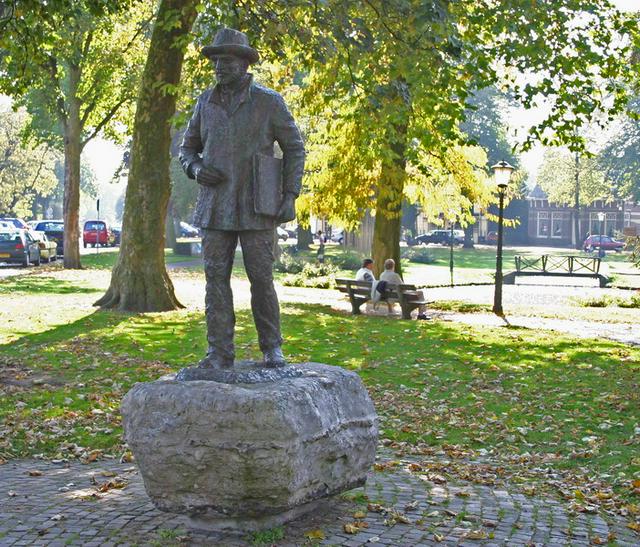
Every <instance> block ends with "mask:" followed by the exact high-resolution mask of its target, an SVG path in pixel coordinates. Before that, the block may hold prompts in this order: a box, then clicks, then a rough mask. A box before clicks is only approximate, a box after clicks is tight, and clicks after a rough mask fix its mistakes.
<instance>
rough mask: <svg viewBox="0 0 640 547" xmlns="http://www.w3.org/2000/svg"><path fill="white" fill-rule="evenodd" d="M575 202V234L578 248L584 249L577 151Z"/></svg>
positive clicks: (578, 155) (577, 155) (578, 156)
mask: <svg viewBox="0 0 640 547" xmlns="http://www.w3.org/2000/svg"><path fill="white" fill-rule="evenodd" d="M575 198H576V199H575V202H574V204H573V208H574V213H573V216H574V225H573V226H574V228H573V229H574V235H575V238H576V241H575V245H576V249H578V250H579V249H582V241H581V238H580V154H578V152H576V187H575Z"/></svg>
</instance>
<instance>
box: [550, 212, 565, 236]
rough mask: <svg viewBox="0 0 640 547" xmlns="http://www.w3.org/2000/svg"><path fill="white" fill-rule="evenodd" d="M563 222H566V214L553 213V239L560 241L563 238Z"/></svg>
mask: <svg viewBox="0 0 640 547" xmlns="http://www.w3.org/2000/svg"><path fill="white" fill-rule="evenodd" d="M563 222H564V213H551V237H553V238H556V239H558V238H561V237H562V236H563V233H562V223H563Z"/></svg>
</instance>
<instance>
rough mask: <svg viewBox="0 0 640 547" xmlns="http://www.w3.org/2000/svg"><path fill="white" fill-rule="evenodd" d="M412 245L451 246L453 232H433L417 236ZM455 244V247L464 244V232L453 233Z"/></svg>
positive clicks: (456, 231)
mask: <svg viewBox="0 0 640 547" xmlns="http://www.w3.org/2000/svg"><path fill="white" fill-rule="evenodd" d="M412 243H413V245H429V243H436V244H440V245H451V230H431V231H430V232H427V233H426V234H422V235H420V236H416V237H415V238H414V239H413V241H412ZM453 243H454V245H458V244H462V243H464V232H463V231H462V230H454V231H453Z"/></svg>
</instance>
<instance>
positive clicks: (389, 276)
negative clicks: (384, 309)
mask: <svg viewBox="0 0 640 547" xmlns="http://www.w3.org/2000/svg"><path fill="white" fill-rule="evenodd" d="M395 268H396V261H395V260H393V258H387V260H385V261H384V272H382V273H381V274H380V281H386V282H387V285H395V286H398V285H403V284H404V281H403V280H402V277H400V274H398V273H397V272H396V271H395ZM411 297H412V298H411V300H425V298H424V293H423V292H422V291H415V292H412V293H411ZM387 306H388V308H389V313H391V311H392V310H393V303H392V302H389V301H387ZM425 311H426V306H425V305H424V304H421V305H420V307H419V308H418V319H427V315H426V313H425Z"/></svg>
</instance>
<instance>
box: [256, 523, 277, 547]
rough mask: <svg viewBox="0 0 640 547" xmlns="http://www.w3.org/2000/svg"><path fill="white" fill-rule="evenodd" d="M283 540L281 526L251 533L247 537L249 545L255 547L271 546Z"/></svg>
mask: <svg viewBox="0 0 640 547" xmlns="http://www.w3.org/2000/svg"><path fill="white" fill-rule="evenodd" d="M283 539H284V528H283V527H282V526H276V527H275V528H270V529H269V530H262V531H260V532H253V533H252V534H251V535H250V536H249V540H250V541H251V545H254V546H256V547H259V546H265V545H273V544H274V543H276V542H277V541H281V540H283Z"/></svg>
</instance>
